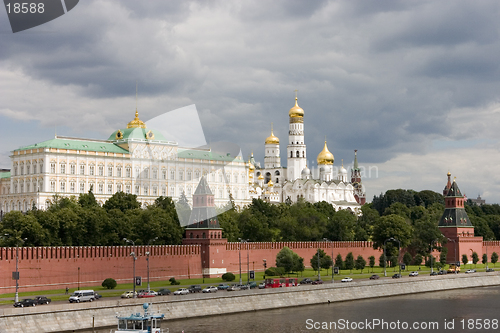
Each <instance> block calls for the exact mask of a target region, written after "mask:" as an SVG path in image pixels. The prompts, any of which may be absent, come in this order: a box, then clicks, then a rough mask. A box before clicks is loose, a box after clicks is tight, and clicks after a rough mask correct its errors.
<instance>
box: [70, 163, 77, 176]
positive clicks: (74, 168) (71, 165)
mask: <svg viewBox="0 0 500 333" xmlns="http://www.w3.org/2000/svg"><path fill="white" fill-rule="evenodd" d="M69 173H70V174H72V175H74V174H75V173H76V165H74V164H70V166H69Z"/></svg>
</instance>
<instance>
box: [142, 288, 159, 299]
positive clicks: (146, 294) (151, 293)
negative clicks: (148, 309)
mask: <svg viewBox="0 0 500 333" xmlns="http://www.w3.org/2000/svg"><path fill="white" fill-rule="evenodd" d="M155 296H158V293H157V292H156V291H154V290H150V291H147V290H144V291H141V292H140V293H138V294H137V298H147V297H155Z"/></svg>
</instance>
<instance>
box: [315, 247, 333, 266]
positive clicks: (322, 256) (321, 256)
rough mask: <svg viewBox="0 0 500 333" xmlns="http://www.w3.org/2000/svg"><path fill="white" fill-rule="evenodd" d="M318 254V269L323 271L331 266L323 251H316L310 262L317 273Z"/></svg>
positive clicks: (330, 261) (330, 260) (328, 257)
mask: <svg viewBox="0 0 500 333" xmlns="http://www.w3.org/2000/svg"><path fill="white" fill-rule="evenodd" d="M318 253H319V267H321V268H323V269H328V268H330V266H331V265H332V258H330V256H328V255H326V253H325V251H323V250H322V249H318V250H317V251H316V253H315V254H314V255H313V257H312V258H311V260H310V264H311V267H312V268H313V269H314V270H315V271H317V270H318Z"/></svg>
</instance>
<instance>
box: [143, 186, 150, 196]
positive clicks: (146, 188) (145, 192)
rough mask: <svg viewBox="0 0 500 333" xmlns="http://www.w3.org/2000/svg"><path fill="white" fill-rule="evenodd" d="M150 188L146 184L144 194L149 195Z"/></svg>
mask: <svg viewBox="0 0 500 333" xmlns="http://www.w3.org/2000/svg"><path fill="white" fill-rule="evenodd" d="M148 190H149V188H148V187H147V186H144V188H143V194H144V195H148Z"/></svg>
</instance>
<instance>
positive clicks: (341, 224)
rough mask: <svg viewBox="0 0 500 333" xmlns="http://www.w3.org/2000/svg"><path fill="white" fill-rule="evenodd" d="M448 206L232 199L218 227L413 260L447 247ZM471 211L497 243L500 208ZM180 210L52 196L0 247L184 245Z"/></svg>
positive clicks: (9, 223)
mask: <svg viewBox="0 0 500 333" xmlns="http://www.w3.org/2000/svg"><path fill="white" fill-rule="evenodd" d="M443 201H444V200H443V196H442V195H441V194H439V193H436V192H432V191H421V192H415V191H412V190H401V189H399V190H389V191H387V192H386V193H385V194H381V195H380V196H375V197H374V198H373V202H372V203H371V204H366V205H364V206H362V207H361V210H362V215H361V216H359V217H357V216H356V215H354V214H353V213H352V212H350V211H348V210H340V211H335V209H334V208H333V206H332V205H330V204H328V203H326V202H317V203H314V204H311V203H309V202H306V201H299V202H298V203H295V204H289V203H282V204H278V205H274V204H269V203H267V202H265V201H262V200H257V199H254V200H253V201H252V203H251V204H250V205H249V206H247V207H244V208H242V209H240V210H238V209H236V208H235V207H234V204H232V202H231V203H230V204H229V206H228V207H225V209H224V210H225V211H224V212H222V213H220V214H219V222H220V225H221V227H222V229H223V237H225V238H227V239H228V240H229V241H230V242H237V241H238V239H239V238H242V239H248V240H250V241H252V242H271V241H322V240H324V239H328V240H331V241H354V240H366V241H373V242H374V246H375V247H376V248H382V247H383V246H384V242H386V240H387V239H389V238H391V237H394V238H396V239H398V240H399V241H400V245H401V247H405V248H408V249H409V250H410V252H411V253H412V255H416V254H420V255H422V256H426V255H428V254H429V251H430V246H431V243H432V242H433V241H434V242H435V243H444V242H446V240H445V239H442V235H441V233H440V231H439V229H438V227H437V225H438V221H439V218H440V217H441V215H442V214H443V210H444V205H443ZM176 206H177V211H176ZM228 208H229V209H228ZM227 209H228V210H227ZM466 209H467V212H468V214H469V217H470V219H471V222H472V223H473V224H474V226H475V227H476V228H475V233H476V235H478V236H483V237H484V238H485V239H487V240H494V239H500V206H499V205H482V206H475V205H471V204H470V203H469V204H468V205H467V206H466ZM221 211H223V210H221ZM177 212H179V214H181V215H182V216H189V213H190V209H189V206H188V204H187V199H186V198H185V196H182V197H181V199H180V200H179V202H177V204H176V203H174V202H173V201H172V200H171V198H168V197H167V198H165V197H160V198H158V199H157V200H156V201H155V203H154V204H152V205H150V206H148V207H147V208H145V209H142V208H141V204H140V202H138V201H137V198H136V196H135V195H132V194H125V193H123V192H119V193H116V194H115V195H113V196H112V197H111V198H110V199H109V200H108V201H106V203H105V204H104V205H103V206H102V207H101V206H99V205H98V203H97V202H96V200H95V198H94V195H93V194H92V193H91V192H89V193H87V194H81V195H80V196H79V197H78V198H74V197H71V198H63V197H58V196H55V197H54V198H53V200H52V204H51V205H50V207H49V208H48V209H47V210H45V211H41V210H36V209H33V210H31V211H29V212H28V213H26V214H22V213H20V212H17V211H13V212H10V213H7V214H5V216H4V218H3V220H2V222H1V224H0V235H5V234H8V236H3V237H2V238H0V245H2V246H15V245H16V243H17V244H23V245H25V246H111V245H125V242H124V241H123V238H127V239H130V240H132V241H134V242H135V243H136V245H146V244H148V243H150V244H156V245H160V244H170V245H175V244H181V242H182V237H183V228H182V227H181V226H180V223H179V218H178V216H177ZM21 240H23V241H24V243H23V242H21ZM436 240H437V241H436ZM386 245H387V249H388V251H389V253H394V252H397V247H398V243H397V242H386ZM434 246H436V244H434Z"/></svg>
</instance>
